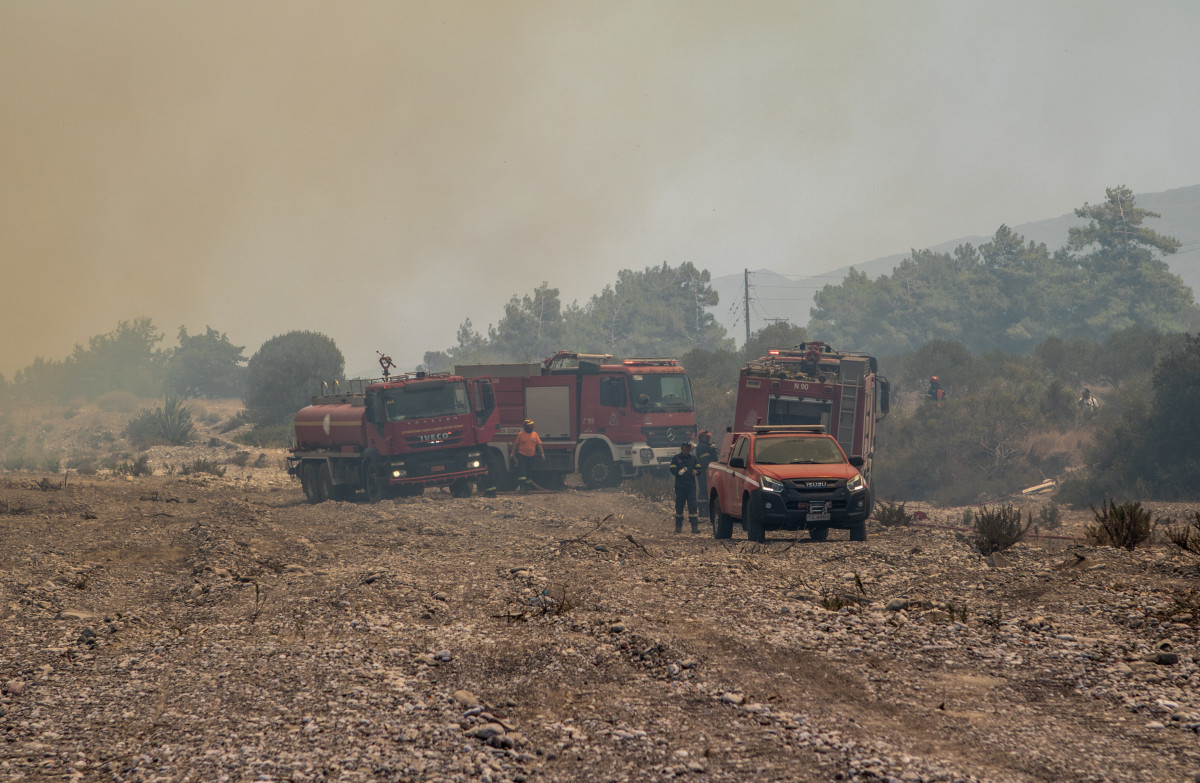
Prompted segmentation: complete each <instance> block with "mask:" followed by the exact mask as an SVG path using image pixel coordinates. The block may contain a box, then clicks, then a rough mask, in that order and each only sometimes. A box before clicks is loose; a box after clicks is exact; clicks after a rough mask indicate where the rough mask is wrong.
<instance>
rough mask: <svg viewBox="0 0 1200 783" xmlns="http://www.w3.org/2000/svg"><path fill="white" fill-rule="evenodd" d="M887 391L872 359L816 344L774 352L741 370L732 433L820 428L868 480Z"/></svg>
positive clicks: (886, 383)
mask: <svg viewBox="0 0 1200 783" xmlns="http://www.w3.org/2000/svg"><path fill="white" fill-rule="evenodd" d="M888 407H889V388H888V381H887V379H886V378H884V377H882V376H880V375H878V363H877V362H876V359H875V357H874V356H868V355H867V354H865V353H850V352H843V351H835V350H834V349H833V348H831V347H830V346H829V345H827V344H825V343H823V342H820V341H810V342H807V343H801V344H800V345H798V346H796V347H795V348H793V349H778V348H772V349H770V350H768V351H767V355H766V356H763V357H762V358H760V359H757V360H755V361H752V362H750V363H749V364H747V365H746V366H745V367H743V368H742V372H741V377H740V378H739V379H738V393H737V408H736V412H735V414H734V426H733V431H734V432H750V431H753V429H754V427H755V426H757V425H768V426H776V425H788V424H793V425H794V424H810V425H811V424H820V425H822V426H823V427H824V428H825V432H827V433H829V434H830V435H832V436H833V437H834V438H835V439H836V440H837V442H838V444H839V445H840V446H841V447H842V450H843V451H845V452H846V456H848V457H851V458H855V457H858V458H861V459H862V461H863V465H862V469H861V472H862V474H863V477H864V478H865V479H866V480H867V481H868V482H870V480H871V459H872V457H873V456H874V452H875V423H876V421H877V420H879V419H882V418H883V417H884V416H886V415H887V412H888Z"/></svg>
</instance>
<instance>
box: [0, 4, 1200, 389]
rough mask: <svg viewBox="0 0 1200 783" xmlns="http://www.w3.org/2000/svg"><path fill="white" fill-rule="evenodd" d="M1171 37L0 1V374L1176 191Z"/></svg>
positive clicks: (662, 9)
mask: <svg viewBox="0 0 1200 783" xmlns="http://www.w3.org/2000/svg"><path fill="white" fill-rule="evenodd" d="M1197 31H1200V3H1196V2H1195V1H1194V0H1179V1H1178V2H1161V1H1156V0H1149V2H1139V3H1129V2H1125V0H1058V1H1057V2H1053V3H1047V2H1045V0H995V1H988V2H984V1H982V0H979V1H975V2H965V1H964V0H946V1H945V2H930V1H927V0H908V1H894V2H881V1H877V0H872V1H870V2H856V1H855V0H838V1H837V2H833V0H822V1H821V2H817V1H815V0H780V1H779V2H756V1H755V0H738V2H734V1H733V0H728V1H723V2H712V1H706V0H659V1H655V0H604V2H573V1H571V0H511V1H510V2H491V1H490V0H462V1H459V2H454V1H453V0H451V1H446V0H438V2H397V1H395V0H386V1H384V0H379V1H378V2H369V1H367V0H356V1H355V2H347V3H341V2H337V3H335V2H307V1H305V0H258V1H257V2H245V1H244V0H236V1H228V0H203V1H200V0H196V1H195V2H170V3H164V2H161V1H160V0H110V1H108V2H90V3H81V2H74V1H72V2H60V1H58V0H41V1H39V2H25V1H24V0H0V264H2V267H0V268H2V269H3V281H4V283H3V286H0V325H2V326H3V328H4V334H5V335H6V336H5V337H4V339H3V340H2V341H0V372H2V373H4V374H5V375H7V376H8V377H11V374H12V373H13V372H14V371H15V370H18V369H20V368H22V367H24V366H26V365H28V364H29V363H30V362H31V361H33V360H34V359H35V358H36V357H38V356H42V357H45V358H49V359H61V358H64V357H66V356H67V355H68V354H69V353H70V352H71V349H72V347H73V346H74V345H75V344H76V343H82V344H86V342H87V340H88V338H90V337H91V336H93V335H96V334H102V333H105V332H109V331H112V330H113V329H114V328H116V326H117V323H118V322H119V321H122V320H126V321H131V320H133V319H135V318H138V317H143V316H145V317H150V318H152V319H153V321H154V323H155V324H156V325H157V326H158V327H159V329H160V330H161V331H162V332H163V333H164V334H165V335H166V337H167V339H166V340H165V341H164V347H167V346H172V345H174V344H175V337H176V333H177V331H178V329H179V327H180V326H181V325H182V326H185V327H187V329H188V331H189V332H190V333H193V334H195V333H198V332H199V333H202V332H203V331H204V329H205V327H206V326H211V327H213V328H215V329H217V330H218V331H220V332H225V333H227V334H228V336H229V338H230V339H231V340H232V341H233V342H234V344H236V345H244V346H246V355H247V356H250V355H252V354H253V353H254V352H255V351H256V350H257V349H258V347H259V346H260V345H261V344H262V343H263V342H264V341H265V340H267V339H268V338H270V337H272V336H274V335H277V334H282V333H284V332H287V331H291V330H294V329H307V330H312V331H318V332H322V333H324V334H326V335H328V336H330V337H332V338H333V339H334V340H335V341H336V342H337V344H338V345H339V347H340V348H341V349H342V352H343V353H344V354H345V355H346V359H347V371H348V372H349V373H350V374H352V375H354V374H359V373H367V372H371V371H372V370H373V369H375V365H374V358H375V355H374V352H375V351H376V350H382V351H385V352H388V353H390V354H391V355H392V356H393V358H394V359H395V360H396V361H397V363H398V364H399V365H400V367H401V369H411V368H413V367H414V366H415V365H416V364H418V363H419V362H420V361H421V360H422V357H423V354H424V352H425V351H426V350H437V349H444V348H447V347H449V346H451V345H453V344H454V343H455V333H456V330H457V328H458V326H459V324H461V323H462V322H463V320H464V319H466V318H470V319H472V321H473V323H474V325H475V327H476V328H477V329H480V330H482V331H486V327H487V325H488V324H489V323H495V322H496V321H498V320H499V318H500V317H501V316H502V314H503V305H504V303H505V302H506V301H507V300H508V299H509V298H510V297H511V296H512V295H514V294H516V295H524V294H528V293H531V292H532V291H533V289H534V288H536V287H537V286H538V285H539V284H540V283H542V282H543V281H547V282H549V283H550V284H551V285H552V286H554V287H557V288H559V289H560V291H561V295H562V299H563V301H564V303H569V302H571V301H578V302H579V303H581V304H582V303H584V302H585V301H586V300H587V299H588V298H589V297H591V296H592V295H593V294H595V293H598V292H599V291H600V290H601V289H602V288H603V287H604V286H605V285H606V284H610V283H613V282H615V280H616V276H617V272H618V270H620V269H643V268H645V267H647V266H652V265H658V264H661V263H663V262H667V263H669V264H671V265H673V266H674V265H678V264H680V263H682V262H684V261H690V262H692V263H693V264H695V265H696V266H698V267H700V268H706V269H708V270H710V271H711V272H712V274H713V275H714V277H715V276H719V275H724V274H730V273H734V272H740V270H742V269H743V268H746V267H748V268H750V269H759V268H768V269H771V270H774V271H776V272H780V273H783V274H789V275H791V274H796V275H802V274H816V273H820V272H824V271H828V270H832V269H835V268H837V267H841V266H844V265H847V264H854V263H862V262H864V261H869V260H872V259H874V258H878V257H880V256H884V255H888V254H891V253H898V252H907V251H908V250H909V249H910V248H921V247H926V246H929V245H932V244H936V243H939V242H942V241H945V240H948V239H952V238H954V237H956V236H962V235H969V234H980V235H990V234H992V233H993V232H994V231H995V229H996V228H997V227H998V226H999V225H1000V224H1001V223H1007V224H1008V225H1015V224H1020V223H1022V222H1027V221H1032V220H1040V219H1043V218H1048V217H1055V216H1058V215H1061V214H1064V213H1067V212H1070V211H1071V210H1072V209H1074V208H1075V207H1078V206H1081V205H1083V204H1084V203H1085V202H1091V203H1096V202H1099V201H1103V200H1104V189H1105V187H1112V186H1116V185H1126V186H1128V187H1130V188H1132V189H1133V191H1134V192H1135V193H1147V192H1156V191H1160V190H1166V189H1169V188H1175V187H1183V186H1188V185H1194V184H1197V183H1200V143H1197V141H1196V139H1197V137H1198V134H1200V90H1198V89H1197V85H1200V46H1197V44H1196V36H1197ZM722 306H724V303H723V304H722ZM581 348H583V349H586V348H587V347H586V346H581Z"/></svg>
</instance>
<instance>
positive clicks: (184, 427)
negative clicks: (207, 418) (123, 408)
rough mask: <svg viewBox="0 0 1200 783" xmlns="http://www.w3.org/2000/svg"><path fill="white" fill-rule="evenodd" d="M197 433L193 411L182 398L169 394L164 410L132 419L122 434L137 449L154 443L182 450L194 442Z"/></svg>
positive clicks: (140, 413) (144, 409)
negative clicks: (193, 421)
mask: <svg viewBox="0 0 1200 783" xmlns="http://www.w3.org/2000/svg"><path fill="white" fill-rule="evenodd" d="M194 431H195V425H194V424H193V423H192V411H191V408H189V407H188V406H187V405H185V404H184V403H183V401H182V400H181V399H180V398H178V397H175V396H173V395H170V394H168V395H167V396H166V397H165V398H164V399H163V404H162V406H161V407H158V408H155V409H154V410H150V409H149V408H143V409H142V410H141V411H140V412H139V413H138V415H137V416H135V417H133V418H132V419H130V421H129V424H127V425H126V426H125V431H124V432H122V433H121V434H122V435H124V436H125V437H127V438H129V442H130V443H132V444H133V445H134V446H135V447H136V448H143V447H145V446H148V445H150V444H153V443H154V442H155V441H162V442H164V443H169V444H171V445H172V446H182V445H184V444H185V443H190V442H191V440H192V434H193V432H194Z"/></svg>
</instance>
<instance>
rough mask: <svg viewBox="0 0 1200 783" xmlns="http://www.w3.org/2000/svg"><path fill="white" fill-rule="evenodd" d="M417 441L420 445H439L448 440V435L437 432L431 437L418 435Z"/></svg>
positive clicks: (447, 433)
mask: <svg viewBox="0 0 1200 783" xmlns="http://www.w3.org/2000/svg"><path fill="white" fill-rule="evenodd" d="M417 440H419V441H420V442H422V443H441V442H442V441H444V440H450V433H449V432H438V433H434V434H432V435H418V436H417Z"/></svg>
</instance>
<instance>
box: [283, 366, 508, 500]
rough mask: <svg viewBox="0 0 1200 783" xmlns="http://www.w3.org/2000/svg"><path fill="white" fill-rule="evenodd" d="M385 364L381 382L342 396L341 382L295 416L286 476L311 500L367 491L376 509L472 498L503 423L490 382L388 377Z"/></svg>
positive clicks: (356, 385)
mask: <svg viewBox="0 0 1200 783" xmlns="http://www.w3.org/2000/svg"><path fill="white" fill-rule="evenodd" d="M386 358H387V357H383V358H382V359H381V360H380V364H381V365H382V366H383V367H384V377H383V378H379V379H372V380H352V381H348V382H347V383H346V389H345V390H344V391H343V390H342V389H341V388H340V384H338V385H336V386H335V388H333V389H326V393H323V394H320V395H318V396H316V397H313V400H312V404H311V405H309V406H307V407H305V408H303V409H301V410H300V411H299V412H298V413H297V414H296V424H295V429H296V442H295V445H294V446H292V449H291V456H289V457H288V472H289V473H290V474H292V475H293V476H295V477H297V478H299V479H300V484H301V486H302V487H303V488H304V495H305V497H306V498H307V499H308V500H309V502H311V503H320V502H322V501H324V500H330V499H332V500H350V499H352V498H353V497H354V495H355V493H356V492H357V491H358V490H362V491H363V492H364V494H365V495H366V498H367V500H369V501H371V502H373V503H374V502H376V501H378V500H380V499H381V498H383V497H384V496H385V495H389V494H391V495H399V496H408V495H417V494H420V493H421V492H422V491H423V490H424V489H425V488H426V487H442V486H444V487H449V489H450V493H451V494H452V495H454V496H455V497H466V496H468V495H470V494H471V492H472V489H473V486H474V484H475V483H476V482H477V481H482V480H484V478H485V477H486V475H487V461H486V459H485V449H486V447H487V444H488V443H489V442H490V441H491V440H493V438H494V437H495V433H496V426H497V422H498V413H497V410H496V398H495V394H494V392H493V389H492V381H491V379H490V378H464V377H462V376H460V375H452V374H449V373H425V372H414V373H406V374H401V375H388V369H389V366H390V360H389V361H388V362H386V363H385V362H384V359H386Z"/></svg>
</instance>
